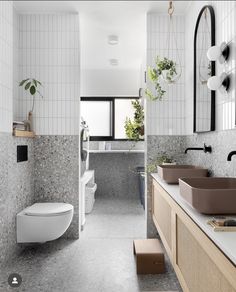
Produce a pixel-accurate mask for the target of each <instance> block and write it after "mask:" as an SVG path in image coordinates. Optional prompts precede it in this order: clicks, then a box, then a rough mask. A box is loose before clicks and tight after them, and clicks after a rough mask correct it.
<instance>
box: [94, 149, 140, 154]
mask: <svg viewBox="0 0 236 292" xmlns="http://www.w3.org/2000/svg"><path fill="white" fill-rule="evenodd" d="M89 153H144V150H134V149H133V150H129V149H123V150H120V149H119V150H115V149H113V150H89Z"/></svg>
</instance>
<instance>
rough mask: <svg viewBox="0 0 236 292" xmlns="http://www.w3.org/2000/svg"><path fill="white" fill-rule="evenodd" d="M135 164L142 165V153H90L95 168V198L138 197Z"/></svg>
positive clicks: (91, 167) (91, 166)
mask: <svg viewBox="0 0 236 292" xmlns="http://www.w3.org/2000/svg"><path fill="white" fill-rule="evenodd" d="M137 166H144V153H128V152H127V153H90V169H94V170H95V181H96V183H97V191H96V198H101V197H103V198H104V197H109V198H121V199H122V198H126V199H138V198H139V189H138V175H137V173H136V170H135V169H136V167H137Z"/></svg>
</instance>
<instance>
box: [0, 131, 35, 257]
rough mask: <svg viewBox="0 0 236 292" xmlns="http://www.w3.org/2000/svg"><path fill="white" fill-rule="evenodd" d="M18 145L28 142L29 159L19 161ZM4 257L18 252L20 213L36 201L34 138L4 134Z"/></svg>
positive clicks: (0, 180) (0, 175)
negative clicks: (17, 220) (17, 238)
mask: <svg viewBox="0 0 236 292" xmlns="http://www.w3.org/2000/svg"><path fill="white" fill-rule="evenodd" d="M17 145H28V161H24V162H19V163H17V156H16V153H17V150H16V149H17ZM0 149H1V151H0V161H1V163H0V213H1V216H0V227H1V228H0V261H4V260H7V259H8V258H10V257H11V256H14V254H15V253H16V252H18V251H19V250H20V248H21V246H19V245H17V243H16V214H17V213H18V212H20V211H21V210H23V209H24V208H26V207H27V206H29V205H31V204H33V202H34V147H33V140H32V139H25V138H24V139H22V138H14V137H12V136H11V135H8V134H1V135H0Z"/></svg>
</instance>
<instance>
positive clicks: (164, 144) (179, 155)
mask: <svg viewBox="0 0 236 292" xmlns="http://www.w3.org/2000/svg"><path fill="white" fill-rule="evenodd" d="M184 149H185V136H166V135H164V136H154V135H148V136H147V156H146V164H147V165H150V164H152V163H153V161H155V160H156V158H157V157H159V156H161V155H163V154H165V155H167V156H170V157H172V158H173V159H174V160H175V161H176V162H177V163H180V164H183V163H184V162H183V161H184V158H185V156H184V155H185V154H184ZM151 182H152V181H151V176H150V175H149V174H148V175H147V237H148V238H152V237H156V234H157V231H156V227H155V226H154V224H153V220H152V213H151V212H152V211H151V210H152V184H151Z"/></svg>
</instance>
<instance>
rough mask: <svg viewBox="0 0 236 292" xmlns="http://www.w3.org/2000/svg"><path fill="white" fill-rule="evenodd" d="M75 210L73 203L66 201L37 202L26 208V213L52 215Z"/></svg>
mask: <svg viewBox="0 0 236 292" xmlns="http://www.w3.org/2000/svg"><path fill="white" fill-rule="evenodd" d="M71 210H73V206H72V205H71V204H66V203H36V204H33V205H32V206H30V207H28V208H27V209H25V214H26V215H31V216H50V215H57V214H62V213H66V212H69V211H71Z"/></svg>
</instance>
